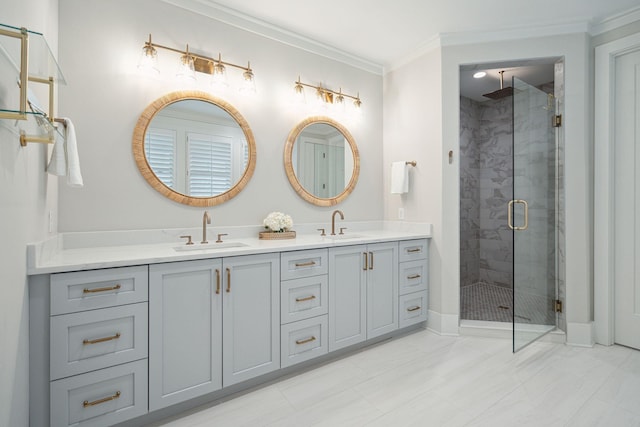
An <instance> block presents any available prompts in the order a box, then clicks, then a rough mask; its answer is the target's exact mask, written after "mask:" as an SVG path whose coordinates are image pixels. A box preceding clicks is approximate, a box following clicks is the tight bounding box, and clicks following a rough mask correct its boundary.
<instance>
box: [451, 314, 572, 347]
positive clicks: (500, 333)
mask: <svg viewBox="0 0 640 427" xmlns="http://www.w3.org/2000/svg"><path fill="white" fill-rule="evenodd" d="M519 326H521V325H519ZM529 326H530V327H532V328H535V327H536V326H537V325H529ZM459 331H460V335H469V336H479V337H485V338H501V339H509V340H510V339H513V324H512V323H511V322H491V321H488V320H464V319H463V320H461V321H460V328H459ZM540 341H543V342H553V343H558V344H564V342H565V341H566V336H565V333H564V331H562V330H560V329H557V328H556V329H554V330H553V331H551V332H549V333H548V334H547V335H545V336H544V337H542V338H541V339H540Z"/></svg>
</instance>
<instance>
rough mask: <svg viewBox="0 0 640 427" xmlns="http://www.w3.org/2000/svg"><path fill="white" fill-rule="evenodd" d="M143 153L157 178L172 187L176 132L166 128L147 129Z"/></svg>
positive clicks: (174, 168)
mask: <svg viewBox="0 0 640 427" xmlns="http://www.w3.org/2000/svg"><path fill="white" fill-rule="evenodd" d="M144 155H145V156H146V157H147V162H148V163H149V166H150V167H151V169H152V170H153V172H154V173H155V174H156V176H157V177H158V179H159V180H160V181H162V183H163V184H164V185H166V186H167V187H171V188H173V186H174V184H175V173H176V160H175V159H176V132H175V131H173V130H167V129H153V128H150V129H147V132H146V133H145V137H144Z"/></svg>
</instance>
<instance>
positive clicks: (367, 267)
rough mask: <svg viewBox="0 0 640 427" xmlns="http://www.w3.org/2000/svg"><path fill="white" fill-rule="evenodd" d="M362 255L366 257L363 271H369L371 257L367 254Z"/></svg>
mask: <svg viewBox="0 0 640 427" xmlns="http://www.w3.org/2000/svg"><path fill="white" fill-rule="evenodd" d="M362 255H364V268H363V270H365V271H366V270H368V269H369V256H368V254H367V253H366V252H362Z"/></svg>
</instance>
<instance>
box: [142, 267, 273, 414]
mask: <svg viewBox="0 0 640 427" xmlns="http://www.w3.org/2000/svg"><path fill="white" fill-rule="evenodd" d="M279 262H280V257H279V254H266V255H247V256H238V257H229V258H224V259H207V260H199V261H183V262H174V263H166V264H154V265H151V266H149V279H150V284H149V288H150V291H149V292H150V295H149V296H150V300H151V303H150V307H149V351H150V355H151V357H150V360H149V410H151V411H153V410H156V409H159V408H163V407H166V406H169V405H173V404H174V403H178V402H182V401H185V400H188V399H191V398H194V397H197V396H200V395H203V394H207V393H210V392H213V391H216V390H220V389H221V388H222V387H228V386H230V385H233V384H236V383H239V382H241V381H245V380H248V379H250V378H254V377H257V376H259V375H263V374H265V373H268V372H271V371H274V370H277V369H279V368H280V322H279V318H280V294H279V285H280V273H279Z"/></svg>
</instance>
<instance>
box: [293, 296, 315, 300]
mask: <svg viewBox="0 0 640 427" xmlns="http://www.w3.org/2000/svg"><path fill="white" fill-rule="evenodd" d="M312 299H316V296H315V295H310V296H308V297H304V298H296V302H302V301H311V300H312Z"/></svg>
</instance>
